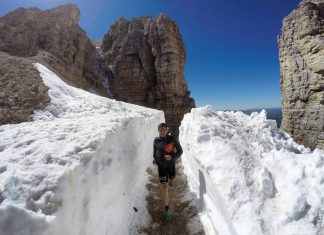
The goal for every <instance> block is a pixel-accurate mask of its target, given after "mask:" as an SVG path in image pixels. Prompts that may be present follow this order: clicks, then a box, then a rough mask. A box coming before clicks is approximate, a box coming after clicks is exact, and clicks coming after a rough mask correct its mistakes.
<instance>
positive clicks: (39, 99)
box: [0, 52, 50, 125]
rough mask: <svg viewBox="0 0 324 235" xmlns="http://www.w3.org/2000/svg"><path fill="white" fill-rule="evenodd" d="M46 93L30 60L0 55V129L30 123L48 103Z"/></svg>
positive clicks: (46, 89) (45, 88)
mask: <svg viewBox="0 0 324 235" xmlns="http://www.w3.org/2000/svg"><path fill="white" fill-rule="evenodd" d="M47 91H48V88H47V86H45V85H44V83H43V81H42V79H41V77H40V75H39V72H38V71H37V69H36V68H35V67H34V66H33V64H32V61H31V60H30V59H26V58H20V57H15V56H10V55H8V54H7V53H4V52H0V125H3V124H7V123H19V122H23V121H31V120H32V118H31V115H32V114H33V111H34V110H35V109H42V108H45V107H46V105H47V104H48V103H49V102H50V97H49V96H48V94H47Z"/></svg>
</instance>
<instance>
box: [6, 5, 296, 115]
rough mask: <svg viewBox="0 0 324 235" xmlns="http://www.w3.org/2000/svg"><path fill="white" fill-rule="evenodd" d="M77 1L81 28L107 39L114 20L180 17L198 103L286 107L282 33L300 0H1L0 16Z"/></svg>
mask: <svg viewBox="0 0 324 235" xmlns="http://www.w3.org/2000/svg"><path fill="white" fill-rule="evenodd" d="M65 3H76V4H77V5H78V6H79V7H80V10H81V21H80V25H81V27H82V28H83V29H84V30H85V31H86V32H87V34H88V36H89V37H90V38H91V39H101V38H102V37H103V35H104V34H105V33H107V31H108V29H109V26H110V25H111V23H112V22H113V21H114V20H116V19H118V18H119V17H120V16H123V17H125V18H126V19H131V18H132V17H138V16H143V15H149V16H152V17H154V18H155V17H156V15H157V14H158V13H160V12H164V13H166V14H167V15H168V16H170V17H171V18H173V19H175V20H176V21H177V23H178V25H179V28H180V32H181V34H182V38H183V40H184V43H185V47H186V51H187V62H186V66H185V78H186V80H187V82H188V85H189V89H190V91H191V95H192V97H193V98H194V99H195V101H196V105H197V106H203V105H206V104H211V105H212V106H213V107H214V109H217V110H222V109H247V108H257V107H262V108H267V107H280V106H281V95H280V73H279V60H278V46H277V36H278V34H279V33H280V29H281V23H282V19H283V18H284V17H285V16H286V15H288V14H289V13H290V12H291V11H292V10H293V9H294V8H296V7H297V6H298V3H299V1H298V0H285V1H283V0H272V1H268V0H245V1H242V0H231V1H229V0H200V1H197V0H182V1H180V0H178V1H177V0H92V1H89V0H88V1H81V0H79V1H76V0H74V1H65V0H30V1H29V0H15V1H12V0H0V15H1V16H2V15H4V14H6V13H7V12H9V11H12V10H14V9H16V8H17V7H31V6H36V7H38V8H40V9H47V8H52V7H55V6H58V5H61V4H65Z"/></svg>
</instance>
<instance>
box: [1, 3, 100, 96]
mask: <svg viewBox="0 0 324 235" xmlns="http://www.w3.org/2000/svg"><path fill="white" fill-rule="evenodd" d="M79 19H80V11H79V9H78V7H77V6H76V5H74V4H68V5H63V6H59V7H56V8H53V9H51V10H45V11H41V10H39V9H38V8H30V9H24V8H18V9H17V10H15V11H13V12H10V13H8V14H6V15H5V16H3V17H0V51H3V52H7V53H9V54H11V55H15V56H24V57H31V56H37V57H38V58H39V59H40V60H41V61H45V62H47V64H48V65H50V66H51V67H52V68H53V69H54V70H55V71H56V72H58V73H59V74H60V75H61V76H62V77H63V78H64V79H65V80H67V81H69V83H70V84H72V85H74V86H77V87H80V88H83V89H87V90H88V89H89V88H90V87H92V88H94V89H95V88H96V87H97V90H103V87H102V85H101V84H100V82H99V79H98V72H97V63H96V49H95V47H94V46H93V45H92V43H91V41H90V40H89V39H88V37H87V35H86V33H85V32H84V31H83V30H82V29H81V28H80V27H79V25H78V22H79Z"/></svg>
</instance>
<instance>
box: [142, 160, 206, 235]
mask: <svg viewBox="0 0 324 235" xmlns="http://www.w3.org/2000/svg"><path fill="white" fill-rule="evenodd" d="M176 170H177V174H176V179H175V181H174V186H173V187H169V195H170V203H169V204H170V210H171V212H172V219H171V220H170V221H165V220H164V219H163V216H162V213H163V211H164V206H163V202H162V200H161V197H160V195H161V188H160V183H159V177H158V174H157V166H151V167H150V168H148V173H149V176H150V177H149V182H148V183H147V185H146V187H147V190H148V192H149V194H148V195H147V198H146V201H147V207H148V212H149V214H150V216H151V223H150V224H149V225H148V226H146V227H143V228H142V229H140V230H139V231H140V234H159V235H189V234H194V235H204V234H205V233H204V232H203V226H202V224H201V222H200V218H199V207H200V202H199V201H198V199H197V197H196V196H195V195H194V194H193V193H191V192H190V191H189V187H188V182H187V177H186V175H185V174H184V173H183V166H182V163H181V161H180V160H179V162H178V163H177V169H176Z"/></svg>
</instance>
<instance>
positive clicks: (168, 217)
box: [163, 210, 171, 220]
mask: <svg viewBox="0 0 324 235" xmlns="http://www.w3.org/2000/svg"><path fill="white" fill-rule="evenodd" d="M163 217H164V219H165V220H171V213H170V211H169V210H167V211H165V212H164V213H163Z"/></svg>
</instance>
